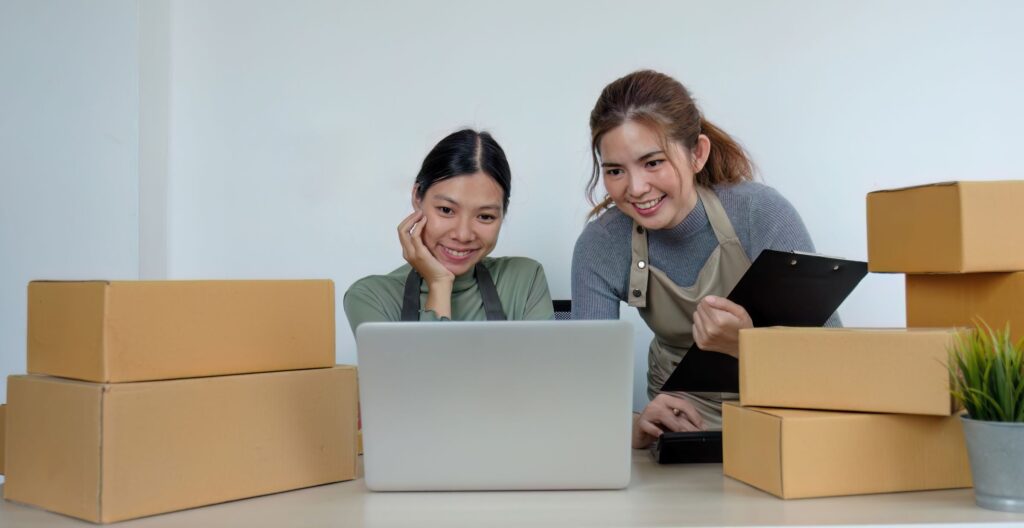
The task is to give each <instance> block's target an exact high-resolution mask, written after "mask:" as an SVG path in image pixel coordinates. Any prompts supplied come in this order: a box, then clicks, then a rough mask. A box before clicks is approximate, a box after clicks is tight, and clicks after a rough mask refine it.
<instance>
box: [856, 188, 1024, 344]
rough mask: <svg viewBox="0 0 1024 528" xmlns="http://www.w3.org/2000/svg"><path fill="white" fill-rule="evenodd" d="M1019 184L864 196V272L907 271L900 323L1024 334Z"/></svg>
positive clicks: (1023, 220) (1023, 194) (1023, 196)
mask: <svg viewBox="0 0 1024 528" xmlns="http://www.w3.org/2000/svg"><path fill="white" fill-rule="evenodd" d="M1022 203H1024V181H1021V180H1014V181H977V182H949V183H940V184H934V185H925V186H920V187H910V188H905V189H895V190H891V191H879V192H873V193H871V194H869V195H868V269H869V270H870V271H875V272H895V273H906V274H907V276H906V284H907V290H906V296H907V297H906V299H907V326H914V327H933V326H971V325H973V324H974V321H975V319H978V318H980V319H982V320H984V321H985V322H986V323H987V324H989V325H990V326H992V327H993V328H1002V327H1004V326H1005V325H1006V324H1007V323H1010V326H1011V329H1012V330H1013V332H1014V337H1015V338H1016V339H1020V338H1021V337H1024V334H1022V332H1024V304H1022V303H1021V302H1020V299H1022V298H1024V229H1020V226H1021V225H1024V207H1021V205H1020V204H1022Z"/></svg>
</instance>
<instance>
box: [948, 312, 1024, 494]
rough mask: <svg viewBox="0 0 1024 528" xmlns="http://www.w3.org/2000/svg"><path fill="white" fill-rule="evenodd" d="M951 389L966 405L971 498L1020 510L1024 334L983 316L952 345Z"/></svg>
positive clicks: (1023, 479)
mask: <svg viewBox="0 0 1024 528" xmlns="http://www.w3.org/2000/svg"><path fill="white" fill-rule="evenodd" d="M949 371H950V375H951V378H952V379H951V386H950V391H951V392H952V394H953V397H954V398H955V399H956V400H957V401H959V402H960V403H961V404H962V405H963V406H964V408H965V409H966V410H967V414H966V415H965V416H963V425H964V437H965V439H966V441H967V454H968V457H969V458H970V462H971V475H972V477H973V479H974V499H975V502H976V503H977V504H978V506H981V507H982V508H988V509H991V510H1002V511H1012V512H1024V340H1022V341H1020V342H1018V343H1016V344H1014V343H1013V342H1012V341H1011V340H1010V326H1009V324H1007V326H1006V328H1005V329H1003V330H1002V331H993V330H992V329H991V328H990V327H989V326H988V325H985V324H984V323H982V322H979V323H977V324H975V327H974V329H972V330H969V331H966V332H962V333H960V334H959V335H958V336H957V338H956V341H955V342H954V345H953V347H952V349H951V350H950V361H949Z"/></svg>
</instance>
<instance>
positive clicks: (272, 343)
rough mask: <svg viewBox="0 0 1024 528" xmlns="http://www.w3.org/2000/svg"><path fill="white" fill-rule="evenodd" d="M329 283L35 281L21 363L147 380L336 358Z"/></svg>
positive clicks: (34, 369)
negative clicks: (24, 359)
mask: <svg viewBox="0 0 1024 528" xmlns="http://www.w3.org/2000/svg"><path fill="white" fill-rule="evenodd" d="M334 328H335V322H334V283H333V282H331V281H329V280H287V281H124V282H117V281H114V282H107V281H88V282H47V281H35V282H32V283H30V284H29V286H28V371H29V372H31V373H35V374H49V375H53V376H62V377H66V378H73V379H81V380H86V381H95V382H109V383H113V382H127V381H147V380H159V379H173V378H191V377H203V376H217V375H226V374H242V373H247V372H270V371H276V370H291V369H304V368H321V367H330V366H332V365H334Z"/></svg>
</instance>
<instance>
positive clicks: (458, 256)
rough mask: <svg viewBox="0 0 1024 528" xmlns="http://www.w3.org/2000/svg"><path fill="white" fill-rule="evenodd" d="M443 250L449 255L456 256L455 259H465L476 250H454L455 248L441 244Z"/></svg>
mask: <svg viewBox="0 0 1024 528" xmlns="http://www.w3.org/2000/svg"><path fill="white" fill-rule="evenodd" d="M441 251H444V253H445V255H447V256H449V257H451V258H454V259H464V258H466V257H468V256H469V255H470V254H472V253H473V252H474V251H476V250H475V249H467V250H464V251H457V250H454V249H452V248H449V247H445V246H441Z"/></svg>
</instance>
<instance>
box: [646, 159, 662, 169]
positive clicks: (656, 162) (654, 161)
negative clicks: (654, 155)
mask: <svg viewBox="0 0 1024 528" xmlns="http://www.w3.org/2000/svg"><path fill="white" fill-rule="evenodd" d="M662 163H665V160H663V159H652V160H649V161H648V162H647V163H645V164H644V166H645V167H647V168H648V169H653V168H655V167H657V166H659V165H661V164H662Z"/></svg>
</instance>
